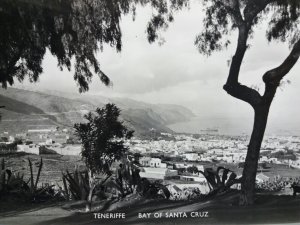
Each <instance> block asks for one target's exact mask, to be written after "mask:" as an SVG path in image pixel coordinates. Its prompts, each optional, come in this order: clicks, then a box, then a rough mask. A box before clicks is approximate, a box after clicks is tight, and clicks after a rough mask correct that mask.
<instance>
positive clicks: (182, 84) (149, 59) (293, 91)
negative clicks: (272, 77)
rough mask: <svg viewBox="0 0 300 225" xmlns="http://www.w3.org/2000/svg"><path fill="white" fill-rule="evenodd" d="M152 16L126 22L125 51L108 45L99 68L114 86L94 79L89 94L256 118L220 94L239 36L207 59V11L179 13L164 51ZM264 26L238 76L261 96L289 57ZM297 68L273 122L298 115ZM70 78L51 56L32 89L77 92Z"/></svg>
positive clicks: (141, 13) (144, 13)
mask: <svg viewBox="0 0 300 225" xmlns="http://www.w3.org/2000/svg"><path fill="white" fill-rule="evenodd" d="M150 16H151V10H149V9H147V8H146V9H145V8H143V9H141V8H138V10H137V17H136V20H135V21H134V22H133V21H132V18H131V16H128V17H124V18H123V20H122V24H121V28H122V32H123V39H122V40H123V48H122V52H120V53H116V52H115V50H113V49H111V48H110V47H109V46H105V48H104V51H103V52H101V53H99V54H98V59H99V61H100V64H101V69H102V70H103V71H104V72H105V73H106V74H107V75H108V76H109V77H110V78H111V80H112V81H113V87H111V88H107V87H105V86H104V85H103V84H101V83H100V81H99V80H98V79H97V77H95V79H94V80H93V83H92V84H91V85H90V91H89V93H90V94H101V95H105V96H118V97H128V98H133V99H136V100H141V101H145V102H150V103H172V104H178V105H183V106H186V107H188V108H190V109H191V110H192V111H193V112H194V113H196V114H197V115H200V116H204V117H205V116H209V117H228V118H229V119H230V118H234V117H236V116H238V117H242V118H244V117H245V118H252V114H253V112H252V109H251V108H250V106H248V105H247V104H246V103H244V102H241V101H239V100H236V99H234V98H232V97H231V96H229V95H227V94H226V92H225V91H223V89H222V86H223V84H224V83H225V81H226V78H227V75H228V69H229V68H228V65H227V61H228V60H229V59H230V58H231V57H232V56H233V53H234V50H235V39H236V33H232V45H231V46H230V47H229V48H228V49H227V50H224V51H222V52H221V53H214V54H213V55H212V56H210V57H209V58H208V57H206V56H202V55H201V54H199V53H198V51H197V48H196V47H195V45H194V40H195V37H196V35H197V33H198V32H200V31H201V28H202V27H201V24H202V23H201V20H202V16H203V11H202V9H201V6H200V5H199V4H192V5H191V8H190V9H189V10H188V9H185V10H183V11H181V12H178V13H176V14H175V21H174V22H173V23H172V24H170V26H169V28H168V30H167V31H166V32H164V33H162V35H163V37H164V39H165V40H166V42H165V43H164V44H163V45H162V46H159V45H158V44H157V43H156V44H151V45H150V44H149V43H148V41H147V38H146V32H145V30H146V24H147V22H148V21H149V18H150ZM266 26H267V24H262V25H261V26H259V27H258V28H257V29H256V30H255V35H254V36H255V38H254V39H252V40H250V44H251V46H252V47H251V49H250V50H249V51H248V52H247V53H246V57H245V60H244V64H243V66H242V70H241V75H240V81H241V82H242V83H244V84H247V85H249V86H251V85H256V86H258V87H260V91H263V88H264V85H263V83H262V79H261V77H262V75H263V74H264V72H265V71H267V70H268V69H271V68H273V67H275V66H278V65H279V64H280V63H281V62H282V61H283V60H284V59H285V57H286V56H287V55H288V52H289V49H288V46H287V45H285V44H282V43H276V42H275V43H270V44H269V43H267V41H266V38H265V29H266ZM299 69H300V63H298V64H297V65H296V66H295V67H294V68H293V70H292V71H291V72H290V74H289V75H288V76H287V79H289V80H290V81H291V82H292V83H291V84H290V85H288V86H286V87H283V90H279V91H278V93H277V94H276V97H275V100H274V103H273V105H272V109H271V115H270V121H275V122H276V121H278V118H279V117H280V118H281V121H285V120H286V118H293V117H296V116H297V115H298V114H299V113H300V107H299V104H295V101H297V100H296V99H297V98H296V96H300V95H299V94H300V93H299V92H300V75H299V74H298V73H299ZM72 73H73V72H68V71H67V70H65V71H60V70H59V69H58V68H57V61H56V59H55V58H53V57H52V56H51V55H50V54H49V53H47V54H46V56H45V59H44V73H43V74H42V75H41V76H40V80H39V82H38V84H31V85H30V87H32V88H35V87H36V88H46V89H51V90H60V91H68V92H78V87H77V86H76V84H75V82H74V80H73V76H72V75H73V74H72ZM58 80H59V82H57V81H58ZM26 85H27V84H26ZM282 115H285V116H282ZM298 121H299V120H298Z"/></svg>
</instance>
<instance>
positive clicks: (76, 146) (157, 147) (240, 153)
mask: <svg viewBox="0 0 300 225" xmlns="http://www.w3.org/2000/svg"><path fill="white" fill-rule="evenodd" d="M0 137H1V139H0V140H1V142H0V148H1V152H2V153H3V152H5V151H6V152H11V151H17V152H25V153H28V154H36V155H43V154H59V155H67V156H78V157H80V153H81V145H80V142H79V141H78V140H77V138H76V136H75V135H74V133H73V132H72V130H69V129H66V128H59V127H53V128H49V129H36V130H28V131H27V132H26V133H21V134H15V135H10V134H9V133H8V132H4V133H2V134H1V136H0ZM248 141H249V137H248V136H226V135H218V134H170V133H160V134H159V135H157V136H155V137H153V138H150V139H141V138H137V137H134V138H132V139H131V140H127V141H126V143H125V144H126V145H127V146H128V147H129V151H130V152H129V154H131V155H133V156H134V157H135V158H138V162H139V168H140V176H141V177H145V178H147V179H150V180H160V181H161V182H162V183H163V184H164V185H166V186H167V187H168V189H169V191H170V192H171V193H172V195H171V196H172V198H173V199H174V200H178V199H191V198H194V197H197V196H199V195H201V194H207V193H209V191H210V190H211V187H210V186H209V184H208V183H207V180H206V178H205V177H204V176H203V173H201V172H199V171H202V172H203V171H204V170H205V168H217V167H218V166H222V167H225V168H229V169H230V170H231V171H233V172H235V173H236V174H237V175H238V177H240V176H241V173H242V169H243V163H244V161H245V157H246V153H247V143H248ZM299 149H300V137H298V136H286V137H284V136H266V138H265V140H264V142H263V144H262V149H261V156H260V160H259V168H258V173H257V177H256V182H257V183H258V184H260V183H264V182H269V181H272V180H273V181H274V180H278V179H279V178H280V179H285V180H288V179H295V178H298V176H299V171H300V170H299V169H300V157H299V155H300V152H299ZM115 168H116V166H115ZM233 187H234V188H237V189H239V188H240V185H239V184H237V185H235V186H233Z"/></svg>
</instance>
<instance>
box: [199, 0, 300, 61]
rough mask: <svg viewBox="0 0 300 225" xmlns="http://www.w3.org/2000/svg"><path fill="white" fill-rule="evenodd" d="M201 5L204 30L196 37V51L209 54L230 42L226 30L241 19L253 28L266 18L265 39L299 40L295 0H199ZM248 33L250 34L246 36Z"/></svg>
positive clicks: (298, 9) (298, 6)
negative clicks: (203, 11)
mask: <svg viewBox="0 0 300 225" xmlns="http://www.w3.org/2000/svg"><path fill="white" fill-rule="evenodd" d="M203 3H204V6H205V14H206V15H205V18H204V21H203V22H204V30H203V31H202V32H201V33H200V34H199V35H198V36H197V37H196V40H195V44H196V46H197V47H198V50H199V52H200V53H203V54H206V55H210V54H211V53H212V52H214V51H220V50H222V49H223V48H224V47H227V46H228V45H229V44H230V41H229V38H228V37H229V35H230V33H231V32H232V31H233V30H235V29H236V28H238V27H239V26H240V25H241V23H246V24H247V26H248V27H249V28H250V33H249V34H250V35H251V34H253V28H254V27H255V25H257V24H259V22H261V21H262V19H266V20H269V21H268V23H269V26H268V29H267V30H266V37H267V40H268V41H272V40H279V41H284V42H285V41H288V42H289V43H290V44H291V45H292V44H294V43H295V42H296V41H297V40H299V38H300V36H299V24H300V21H299V16H300V1H299V0H203ZM250 37H251V36H250Z"/></svg>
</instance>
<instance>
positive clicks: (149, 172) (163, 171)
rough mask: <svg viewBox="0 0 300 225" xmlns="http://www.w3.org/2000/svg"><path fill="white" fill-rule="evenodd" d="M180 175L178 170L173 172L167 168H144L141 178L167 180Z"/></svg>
mask: <svg viewBox="0 0 300 225" xmlns="http://www.w3.org/2000/svg"><path fill="white" fill-rule="evenodd" d="M177 175H178V171H177V170H171V169H167V168H153V167H143V168H142V170H141V172H140V176H141V177H145V178H151V179H162V180H164V179H166V178H167V177H174V176H177Z"/></svg>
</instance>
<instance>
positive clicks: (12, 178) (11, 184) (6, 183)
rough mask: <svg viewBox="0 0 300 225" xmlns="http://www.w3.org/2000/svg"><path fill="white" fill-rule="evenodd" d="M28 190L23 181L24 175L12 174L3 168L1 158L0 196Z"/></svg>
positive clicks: (3, 164)
mask: <svg viewBox="0 0 300 225" xmlns="http://www.w3.org/2000/svg"><path fill="white" fill-rule="evenodd" d="M26 188H27V189H28V186H27V183H26V182H25V181H24V175H21V174H20V173H17V174H13V173H12V172H11V170H9V169H6V168H5V161H4V159H3V158H2V160H1V167H0V194H1V195H2V194H6V193H8V192H15V193H16V192H20V191H21V190H24V189H26Z"/></svg>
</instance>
